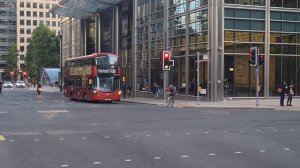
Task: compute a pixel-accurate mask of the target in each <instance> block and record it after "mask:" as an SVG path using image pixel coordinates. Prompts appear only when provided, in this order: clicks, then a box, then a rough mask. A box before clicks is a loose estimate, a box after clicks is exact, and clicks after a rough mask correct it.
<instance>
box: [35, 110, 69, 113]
mask: <svg viewBox="0 0 300 168" xmlns="http://www.w3.org/2000/svg"><path fill="white" fill-rule="evenodd" d="M36 112H38V113H68V112H70V111H68V110H38V111H36Z"/></svg>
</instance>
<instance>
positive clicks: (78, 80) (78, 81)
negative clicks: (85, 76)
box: [76, 78, 82, 87]
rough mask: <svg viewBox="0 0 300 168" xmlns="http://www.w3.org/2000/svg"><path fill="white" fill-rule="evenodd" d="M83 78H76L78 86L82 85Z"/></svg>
mask: <svg viewBox="0 0 300 168" xmlns="http://www.w3.org/2000/svg"><path fill="white" fill-rule="evenodd" d="M81 82H82V81H81V78H76V87H81Z"/></svg>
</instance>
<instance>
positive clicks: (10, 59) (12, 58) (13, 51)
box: [6, 43, 18, 72]
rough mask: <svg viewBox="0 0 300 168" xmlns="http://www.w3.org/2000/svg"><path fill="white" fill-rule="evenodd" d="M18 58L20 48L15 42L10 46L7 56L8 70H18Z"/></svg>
mask: <svg viewBox="0 0 300 168" xmlns="http://www.w3.org/2000/svg"><path fill="white" fill-rule="evenodd" d="M17 60H18V49H17V45H16V44H15V43H13V44H12V45H11V46H10V48H9V53H8V56H7V57H6V62H7V71H8V72H11V71H13V72H16V71H17V69H18V66H17Z"/></svg>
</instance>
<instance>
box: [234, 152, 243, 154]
mask: <svg viewBox="0 0 300 168" xmlns="http://www.w3.org/2000/svg"><path fill="white" fill-rule="evenodd" d="M234 153H235V154H241V153H242V152H234Z"/></svg>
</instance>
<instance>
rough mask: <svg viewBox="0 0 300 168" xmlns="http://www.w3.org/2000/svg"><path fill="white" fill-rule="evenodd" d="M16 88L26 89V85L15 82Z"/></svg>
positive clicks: (21, 82)
mask: <svg viewBox="0 0 300 168" xmlns="http://www.w3.org/2000/svg"><path fill="white" fill-rule="evenodd" d="M16 87H17V88H25V87H26V84H25V82H24V81H17V82H16Z"/></svg>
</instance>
